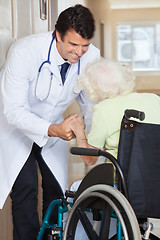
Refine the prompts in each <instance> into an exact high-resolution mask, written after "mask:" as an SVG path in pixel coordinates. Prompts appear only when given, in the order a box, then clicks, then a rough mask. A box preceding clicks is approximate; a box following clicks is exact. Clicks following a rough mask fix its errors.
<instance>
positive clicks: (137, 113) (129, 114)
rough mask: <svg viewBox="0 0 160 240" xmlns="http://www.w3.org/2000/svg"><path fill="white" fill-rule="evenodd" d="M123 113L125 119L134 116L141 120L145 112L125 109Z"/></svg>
mask: <svg viewBox="0 0 160 240" xmlns="http://www.w3.org/2000/svg"><path fill="white" fill-rule="evenodd" d="M124 115H125V117H126V118H127V119H129V118H131V117H134V118H137V119H139V120H140V121H143V120H144V119H145V113H144V112H141V111H138V110H134V109H126V110H125V112H124Z"/></svg>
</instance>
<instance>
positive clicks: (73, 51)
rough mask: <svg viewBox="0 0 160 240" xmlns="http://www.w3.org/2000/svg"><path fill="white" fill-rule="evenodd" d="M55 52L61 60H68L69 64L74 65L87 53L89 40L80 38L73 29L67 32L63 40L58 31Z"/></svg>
mask: <svg viewBox="0 0 160 240" xmlns="http://www.w3.org/2000/svg"><path fill="white" fill-rule="evenodd" d="M56 38H57V43H56V46H57V50H58V52H59V54H60V55H61V57H62V58H64V59H66V60H68V61H69V62H70V63H76V62H78V61H79V59H80V57H81V56H82V55H83V54H84V53H85V52H87V50H88V47H89V44H90V40H89V39H86V38H82V37H81V36H80V35H79V34H78V33H77V32H76V31H74V30H73V29H71V30H68V31H67V32H66V34H65V36H64V38H63V40H62V39H61V36H60V34H59V32H58V31H56Z"/></svg>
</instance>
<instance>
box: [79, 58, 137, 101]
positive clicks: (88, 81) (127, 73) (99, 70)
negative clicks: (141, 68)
mask: <svg viewBox="0 0 160 240" xmlns="http://www.w3.org/2000/svg"><path fill="white" fill-rule="evenodd" d="M78 85H79V87H80V88H81V89H83V90H85V91H86V92H87V93H88V94H89V97H90V99H91V100H92V101H95V102H100V101H102V100H104V99H107V98H113V97H115V96H117V95H125V94H129V93H130V92H132V91H133V89H134V87H135V77H134V75H133V73H132V71H131V70H130V69H129V68H128V67H126V66H122V64H121V63H120V62H116V61H112V60H108V59H104V58H101V59H98V60H96V61H94V62H93V63H90V64H89V65H88V66H87V67H86V69H85V72H84V74H83V75H81V76H79V77H78Z"/></svg>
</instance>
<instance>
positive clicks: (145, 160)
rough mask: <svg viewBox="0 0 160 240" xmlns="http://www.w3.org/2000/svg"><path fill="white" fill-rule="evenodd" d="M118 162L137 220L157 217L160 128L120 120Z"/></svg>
mask: <svg viewBox="0 0 160 240" xmlns="http://www.w3.org/2000/svg"><path fill="white" fill-rule="evenodd" d="M118 161H119V163H120V166H121V167H122V170H123V174H124V176H125V178H126V182H127V186H128V193H129V199H130V203H131V205H132V207H133V209H134V211H135V213H136V215H137V216H138V217H157V218H160V191H159V189H158V184H159V183H160V125H157V124H148V123H140V122H136V121H131V120H128V119H127V118H126V117H124V118H123V120H122V123H121V131H120V139H119V148H118Z"/></svg>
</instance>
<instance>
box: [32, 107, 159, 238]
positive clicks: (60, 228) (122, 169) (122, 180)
mask: <svg viewBox="0 0 160 240" xmlns="http://www.w3.org/2000/svg"><path fill="white" fill-rule="evenodd" d="M132 117H134V118H137V119H139V120H140V121H143V120H144V118H145V114H144V113H143V112H139V111H137V110H126V111H125V113H124V117H123V119H122V122H121V130H120V139H119V147H118V157H117V159H116V158H114V156H112V155H111V154H110V153H109V152H107V151H102V150H99V149H87V148H77V147H72V148H71V153H72V154H75V155H87V156H103V157H105V158H106V159H107V160H109V161H110V163H108V162H106V163H103V164H100V165H97V166H95V167H94V168H92V169H91V170H90V171H89V173H88V174H87V175H86V176H85V177H84V179H83V180H82V182H81V183H80V185H79V187H78V189H77V191H76V192H72V191H69V190H68V191H66V193H65V196H64V197H63V198H62V199H57V200H54V201H53V202H52V203H51V204H50V205H49V207H48V209H47V212H46V215H45V217H44V219H43V222H42V225H41V228H40V231H39V234H38V236H37V240H42V239H43V236H44V232H45V230H46V229H50V233H49V234H48V239H47V240H53V239H54V240H62V239H63V240H74V239H77V240H80V239H83V240H87V239H89V240H106V239H110V240H113V239H117V240H122V239H125V240H130V239H134V240H140V239H150V236H155V237H157V238H156V239H158V237H160V228H159V226H158V225H159V224H160V221H159V218H160V208H159V202H160V193H159V191H157V183H158V182H159V180H160V174H158V171H159V169H160V162H158V159H159V156H160V147H159V146H160V126H159V125H156V124H146V123H141V122H140V121H134V120H130V118H132ZM151 136H152V137H151ZM153 136H154V137H153ZM114 169H116V174H117V177H118V189H116V188H115V187H114ZM68 199H69V200H68ZM55 206H58V223H57V224H53V223H51V222H50V221H49V220H50V216H51V214H52V212H53V209H54V208H55ZM65 214H67V215H68V216H67V219H66V220H65V219H64V215H65ZM79 234H80V235H79ZM153 239H154V238H153Z"/></svg>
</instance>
